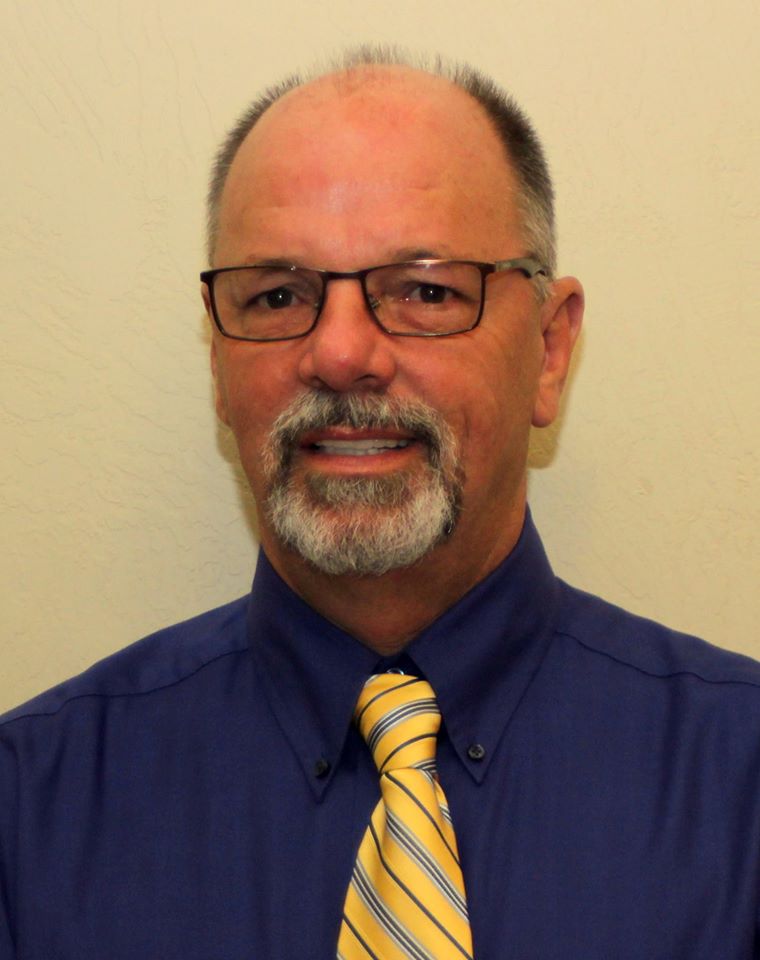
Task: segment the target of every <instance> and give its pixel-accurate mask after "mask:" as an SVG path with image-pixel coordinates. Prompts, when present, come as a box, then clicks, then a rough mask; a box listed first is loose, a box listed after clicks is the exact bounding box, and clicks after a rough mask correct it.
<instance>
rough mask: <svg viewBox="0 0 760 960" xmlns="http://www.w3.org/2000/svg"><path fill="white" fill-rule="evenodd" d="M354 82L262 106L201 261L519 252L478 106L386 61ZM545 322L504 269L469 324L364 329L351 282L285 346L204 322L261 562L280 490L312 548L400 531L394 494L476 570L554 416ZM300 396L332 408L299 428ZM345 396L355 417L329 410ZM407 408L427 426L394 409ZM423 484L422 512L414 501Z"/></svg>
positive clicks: (515, 511)
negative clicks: (420, 329)
mask: <svg viewBox="0 0 760 960" xmlns="http://www.w3.org/2000/svg"><path fill="white" fill-rule="evenodd" d="M372 77H373V78H374V79H372V81H371V82H370V83H364V84H359V85H356V86H354V87H352V88H351V89H348V88H347V87H345V86H344V87H341V88H337V87H336V86H335V84H334V83H333V82H332V81H331V80H322V81H318V82H317V83H316V84H312V85H311V86H309V87H306V88H302V89H301V90H298V91H296V92H294V93H292V94H290V95H288V96H286V97H285V98H284V99H283V100H281V101H280V102H279V103H278V104H276V105H275V106H274V107H272V108H271V109H270V110H269V111H268V112H267V113H266V114H265V115H264V117H263V118H262V120H261V121H260V122H259V124H258V125H257V126H256V127H255V128H254V131H253V132H252V134H250V135H249V137H248V138H247V140H246V142H245V143H244V144H243V146H242V147H241V149H240V151H239V153H238V155H237V157H236V159H235V161H234V164H233V166H232V169H231V171H230V175H229V178H228V181H227V184H226V186H225V190H224V194H223V198H222V208H221V216H220V229H219V235H218V240H217V247H216V257H215V261H216V262H215V265H217V266H233V265H241V264H245V263H260V262H263V261H271V260H277V261H280V262H282V261H284V262H287V263H289V264H297V265H301V266H306V267H316V268H325V269H329V270H335V271H352V270H357V269H361V268H363V267H368V266H375V265H379V264H386V263H393V262H396V261H401V260H408V259H413V258H417V257H438V258H446V257H450V258H457V259H467V260H484V261H492V260H499V259H506V258H510V257H518V256H524V255H525V254H527V253H528V252H529V251H527V250H526V249H525V245H524V243H523V241H522V238H521V232H520V225H519V223H518V219H517V213H516V207H515V203H514V189H515V187H514V181H513V177H512V174H511V171H510V170H509V167H508V165H507V163H506V161H505V158H504V153H503V149H502V147H501V145H500V143H499V142H498V140H497V138H496V135H495V134H494V133H493V131H492V130H491V128H490V125H489V123H488V121H487V119H486V118H485V116H484V115H483V114H482V112H481V110H480V108H479V107H478V106H477V105H475V104H474V103H473V101H471V99H470V98H469V97H467V96H466V95H465V94H463V93H462V92H461V91H458V90H456V89H454V88H452V87H450V86H449V85H448V84H447V83H446V82H445V81H443V80H440V79H438V78H431V77H427V76H425V75H422V74H417V73H414V72H411V71H407V70H403V69H398V68H381V69H377V70H374V71H373V72H372ZM548 316H549V308H548V307H544V308H541V307H539V305H538V304H537V301H536V296H535V291H534V289H533V287H532V286H531V284H530V283H529V282H528V281H527V280H526V279H525V278H524V277H523V276H522V275H521V274H518V273H507V274H501V275H496V276H494V277H491V278H490V279H489V280H488V284H487V299H486V308H485V311H484V314H483V317H482V320H481V323H480V326H479V327H478V328H476V329H475V330H473V331H470V332H468V333H464V334H458V335H455V336H452V337H444V338H440V339H432V340H430V339H424V338H404V337H393V336H390V335H388V334H386V333H384V332H383V331H382V330H381V329H380V328H379V327H378V326H377V325H376V324H375V323H374V322H373V320H372V318H371V316H370V315H369V313H368V311H367V307H366V305H365V303H364V300H363V298H362V293H361V289H360V286H359V283H358V282H356V281H352V280H333V281H331V283H330V285H329V287H328V294H327V298H326V301H325V304H324V307H323V310H322V314H321V317H320V320H319V323H318V325H317V327H316V329H315V330H314V331H313V332H312V333H310V334H309V335H308V336H307V337H305V338H302V339H297V340H290V341H280V342H272V343H264V344H261V343H245V342H239V341H233V340H229V339H225V338H223V337H221V336H220V335H218V334H217V333H215V334H214V343H213V349H212V362H213V367H214V373H215V377H216V383H217V407H218V412H219V415H220V417H221V418H222V420H223V421H224V422H226V423H228V424H229V425H230V427H231V428H232V430H233V432H234V434H235V437H236V439H237V442H238V446H239V450H240V455H241V460H242V463H243V467H244V469H245V471H246V474H247V476H248V479H249V481H250V483H251V487H252V489H253V492H254V495H255V498H256V501H257V504H258V506H259V512H260V527H261V536H262V542H263V544H264V547H265V549H266V550H267V553H268V555H269V556H270V559H273V560H276V559H277V558H279V559H280V565H282V564H287V562H288V553H289V551H288V550H285V549H284V548H283V542H282V541H283V537H284V536H285V534H283V532H282V531H283V529H284V528H283V527H282V525H281V524H279V525H278V521H277V511H278V509H280V508H281V506H282V497H283V495H284V492H286V493H287V495H288V496H289V497H290V498H291V507H292V510H291V515H290V525H291V527H294V526H295V527H298V526H300V525H303V524H304V523H307V522H309V516H310V517H311V520H313V521H315V523H316V526H318V527H319V532H320V536H321V537H322V542H323V545H324V543H325V542H328V543H329V541H330V537H332V541H333V542H334V543H335V542H338V541H339V540H345V535H346V534H347V533H350V531H351V530H353V531H354V533H355V534H357V531H358V540H360V541H361V540H364V539H366V538H367V536H369V535H370V534H371V532H372V531H373V530H375V529H379V526H378V525H383V524H384V530H385V534H384V537H385V539H384V541H383V542H384V543H385V545H386V546H387V545H388V543H389V539H393V537H392V534H393V531H394V530H395V531H398V530H399V528H403V529H406V528H407V527H408V526H409V525H410V524H411V523H412V518H411V510H407V511H406V513H404V505H405V504H407V505H408V503H409V502H410V501H411V500H412V499H413V498H416V499H415V500H414V502H415V510H414V512H415V515H416V516H417V519H418V520H426V519H428V520H429V517H426V515H429V514H432V513H435V512H436V511H438V513H439V514H440V516H439V519H438V520H437V521H436V522H437V523H438V530H437V533H430V530H428V533H427V535H428V542H427V546H426V547H425V549H429V548H432V547H433V546H435V545H437V544H439V543H441V542H442V541H443V540H444V539H445V538H446V537H448V536H449V535H450V543H449V544H447V546H446V549H448V550H449V551H452V548H453V555H456V556H458V557H460V558H463V559H465V560H467V559H468V556H467V555H468V554H470V555H480V554H482V556H483V561H484V563H486V564H487V563H488V559H489V557H490V556H491V554H493V555H494V556H495V555H496V554H498V552H499V550H500V538H501V537H502V536H503V534H502V531H503V530H505V528H507V527H509V525H510V524H511V525H512V526H514V524H515V522H517V523H520V522H521V519H522V510H523V507H524V487H525V480H524V475H525V460H526V451H527V441H528V433H529V428H530V424H531V422H532V421H533V422H536V423H539V424H541V425H543V424H544V423H547V422H549V421H550V420H551V419H552V417H553V415H554V412H555V407H556V397H557V396H558V392H559V387H560V386H561V383H560V382H559V380H558V378H557V376H555V375H554V373H552V375H551V376H548V377H547V374H546V370H547V345H546V337H545V336H544V335H543V328H544V327H545V326H546V323H547V321H546V317H548ZM568 356H569V351H568ZM548 366H549V367H551V366H552V364H551V363H549V364H548ZM563 372H564V371H561V373H563ZM559 379H561V377H560V378H559ZM315 398H316V399H315ZM314 402H316V403H317V404H322V406H324V404H325V403H326V404H327V406H328V407H329V408H330V410H331V411H332V412H331V413H330V414H329V415H325V414H324V411H322V412H321V413H320V416H321V417H322V419H320V418H319V417H318V418H317V419H316V420H309V419H308V418H307V419H306V420H304V419H303V409H304V406H305V405H306V407H308V408H309V409H311V406H313V404H314ZM346 402H350V403H353V404H354V407H355V409H358V410H360V411H363V414H362V415H363V416H365V417H366V418H368V419H365V420H362V417H361V416H358V417H353V418H350V417H348V418H347V417H346V416H345V404H346ZM309 405H311V406H309ZM336 410H343V411H344V412H343V413H342V414H340V416H339V417H338V419H337V420H336V414H335V411H336ZM389 411H390V412H389ZM420 411H422V412H423V413H424V415H425V416H427V418H428V421H429V422H428V427H429V429H427V428H422V427H419V420H415V419H414V416H413V413H414V415H416V414H419V413H420ZM394 417H395V419H394ZM294 418H295V419H294ZM299 418H300V419H299ZM283 421H284V423H285V429H284V432H283V430H281V429H278V431H277V432H276V434H275V437H276V438H280V441H278V442H276V443H274V448H275V449H274V450H273V442H272V430H273V426H274V425H275V424H276V425H277V428H280V427H282V426H283ZM294 423H295V425H296V426H295V429H292V427H293V424H294ZM299 424H301V427H299ZM304 424H305V426H304ZM415 424H416V425H415ZM299 430H300V432H299ZM430 431H432V434H431V432H430ZM436 431H437V437H436V436H435V434H436ZM285 434H287V438H288V439H287V445H286V448H285V449H279V451H278V447H279V448H282V442H281V438H282V437H283V436H285ZM370 441H371V442H370ZM439 447H442V448H441V449H438V448H439ZM436 462H437V464H438V468H439V469H437V473H436ZM434 488H435V490H436V491H437V493H436V496H437V498H438V499H437V500H436V503H435V504H434V503H433V501H431V500H430V499H429V498H428V500H425V499H424V496H425V491H428V492H429V491H430V490H431V489H434ZM357 490H358V491H360V492H359V493H357ZM371 490H375V491H379V494H378V495H377V496H370V495H369V493H368V491H371ZM394 491H395V492H394ZM399 491H400V492H399ZM278 498H279V499H278ZM420 498H422V499H420ZM433 499H434V500H435V497H434V498H433ZM296 501H297V504H296ZM443 501H446V503H444V502H443ZM278 504H279V506H278ZM436 504H437V505H436ZM286 507H287V505H286ZM262 508H263V509H262ZM399 518H401V519H399ZM317 521H318V522H317ZM455 522H456V524H455ZM423 526H424V524H423ZM427 526H428V527H429V526H430V524H429V523H428V524H427ZM455 526H456V528H455V529H454V527H455ZM315 529H316V527H315ZM452 530H454V532H453V533H452ZM419 535H420V536H423V535H424V532H423V534H419ZM325 536H326V537H327V541H325ZM415 536H418V533H415ZM290 546H291V547H292V546H293V540H292V538H291V539H290ZM298 549H300V548H298ZM302 552H303V551H302ZM423 552H424V551H423ZM463 552H464V556H463ZM307 556H308V553H307ZM412 559H416V557H413V558H412ZM403 562H410V561H409V560H408V559H407V560H406V561H403ZM390 565H391V566H393V565H394V564H393V563H391V564H390ZM396 565H399V564H398V563H397V564H396ZM324 569H328V568H327V567H325V568H324ZM331 572H345V571H344V570H342V569H341V568H340V567H338V568H333V569H332V570H331ZM365 572H382V570H381V569H380V567H378V566H377V564H375V566H374V567H372V566H368V567H367V569H366V570H365Z"/></svg>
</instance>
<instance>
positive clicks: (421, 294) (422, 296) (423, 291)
mask: <svg viewBox="0 0 760 960" xmlns="http://www.w3.org/2000/svg"><path fill="white" fill-rule="evenodd" d="M452 296H455V292H454V291H453V290H452V289H451V288H450V287H444V286H442V285H441V284H439V283H421V284H420V285H419V286H418V287H416V288H415V289H414V290H412V291H410V295H409V296H408V298H407V299H409V300H420V301H421V302H422V303H445V301H446V300H449V299H450V298H451V297H452Z"/></svg>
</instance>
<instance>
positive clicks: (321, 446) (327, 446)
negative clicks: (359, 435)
mask: <svg viewBox="0 0 760 960" xmlns="http://www.w3.org/2000/svg"><path fill="white" fill-rule="evenodd" d="M410 442H411V441H410V440H403V439H390V438H388V439H387V440H384V439H381V438H378V437H373V438H371V439H368V440H336V439H332V438H331V439H330V440H318V441H316V443H313V444H312V445H311V449H312V450H315V451H316V452H318V453H326V454H327V455H328V456H338V457H340V456H343V457H371V456H373V455H376V454H379V453H384V452H385V451H386V450H401V449H403V448H404V447H408V446H409V444H410Z"/></svg>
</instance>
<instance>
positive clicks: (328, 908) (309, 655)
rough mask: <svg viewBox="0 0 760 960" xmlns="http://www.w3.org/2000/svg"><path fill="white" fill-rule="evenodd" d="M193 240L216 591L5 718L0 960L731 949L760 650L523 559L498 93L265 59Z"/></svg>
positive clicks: (754, 840) (667, 953)
mask: <svg viewBox="0 0 760 960" xmlns="http://www.w3.org/2000/svg"><path fill="white" fill-rule="evenodd" d="M210 254H211V263H212V267H213V269H212V270H210V271H208V272H206V273H204V275H203V296H204V300H205V303H206V307H207V310H208V312H209V316H210V318H211V321H212V324H213V329H214V332H213V343H212V368H213V374H214V378H215V383H216V396H217V400H216V403H217V409H218V412H219V416H220V417H221V419H222V420H223V421H224V422H225V423H227V424H228V425H229V426H230V428H231V430H232V431H233V433H234V435H235V438H236V440H237V443H238V447H239V450H240V456H241V460H242V463H243V466H244V468H245V471H246V474H247V476H248V479H249V481H250V484H251V487H252V489H253V492H254V495H255V498H256V502H257V506H258V512H259V525H260V534H261V544H262V554H261V558H260V561H259V566H258V568H257V572H256V577H255V580H254V585H253V590H252V593H251V595H250V597H247V598H244V599H243V600H241V601H237V602H236V603H233V604H230V605H229V606H227V607H225V608H222V609H220V610H217V611H212V612H210V613H208V614H206V615H204V616H202V617H200V618H197V619H195V620H193V621H189V622H188V623H185V624H181V625H178V626H176V627H172V628H170V629H168V630H166V631H163V632H162V633H159V634H157V635H155V636H154V637H151V638H148V639H147V640H145V641H142V642H141V643H140V644H137V645H135V646H134V647H132V648H129V649H128V650H126V651H124V652H122V653H121V654H118V655H116V656H115V657H112V658H110V659H109V660H107V661H105V662H104V663H102V664H99V665H96V666H95V667H94V668H93V669H92V670H91V671H88V672H87V673H86V674H84V675H83V676H82V677H79V678H77V679H75V680H73V681H71V682H70V683H68V684H64V685H62V686H61V687H59V688H57V689H56V690H54V691H51V692H50V693H48V694H46V695H43V696H42V697H41V698H38V699H37V700H36V701H33V702H32V703H31V704H27V705H26V706H25V707H22V708H19V709H18V710H17V711H14V712H13V713H12V714H10V715H8V716H6V718H5V721H4V724H3V726H2V727H0V730H2V734H1V736H2V739H1V740H0V745H1V749H2V752H1V753H0V763H1V764H2V766H1V767H0V777H1V779H0V784H1V786H2V791H3V792H2V806H1V807H0V844H1V846H0V853H1V854H2V875H0V891H1V893H2V896H1V898H0V907H1V908H2V910H3V911H4V915H5V916H4V923H3V925H2V927H0V957H2V958H3V960H5V958H11V957H19V958H20V957H23V958H46V960H47V958H52V957H55V958H61V960H66V958H74V957H77V958H81V957H102V956H108V957H109V958H111V957H112V958H127V957H129V958H134V957H162V958H167V957H169V958H174V957H176V958H183V960H193V958H198V960H200V958H204V960H206V958H210V957H220V958H225V960H228V958H229V960H237V958H243V957H246V958H248V957H257V958H258V957H262V958H263V957H273V958H275V957H282V958H293V957H319V958H326V957H333V956H336V955H338V956H341V957H347V958H348V957H382V958H386V957H388V958H402V957H417V958H430V957H434V958H436V960H439V958H443V957H454V956H456V957H468V956H475V957H478V958H515V960H517V958H520V960H527V958H541V960H550V958H556V960H560V958H562V960H567V958H584V960H589V958H599V960H601V958H610V957H614V958H631V960H633V958H648V960H649V958H653V957H662V958H668V960H675V958H687V957H688V958H689V960H693V958H711V960H714V958H716V957H721V958H732V960H739V958H743V960H745V958H751V957H756V956H760V947H758V945H757V935H756V926H757V876H758V866H760V864H759V862H758V841H759V840H760V837H759V836H758V833H759V831H760V804H759V803H758V799H757V798H758V790H757V779H758V772H759V771H760V737H759V736H758V733H759V732H760V669H758V667H757V665H755V664H754V663H752V662H750V661H747V660H745V659H742V658H740V657H738V656H734V655H731V654H727V653H725V652H721V651H718V650H716V649H714V648H711V647H709V646H707V645H706V644H703V643H701V642H700V641H696V640H694V639H692V638H686V637H683V636H679V635H676V634H674V633H672V632H670V631H668V630H666V629H665V628H663V627H659V626H657V625H655V624H652V623H650V622H647V621H642V620H639V619H637V618H634V617H632V616H629V615H627V614H625V613H623V612H621V611H619V610H617V609H615V608H612V607H609V606H607V605H605V604H604V603H603V602H602V601H599V600H596V599H594V598H592V597H589V596H586V595H584V594H581V593H579V592H577V591H574V590H572V589H571V588H569V587H567V586H566V585H564V584H562V583H561V582H559V581H558V580H557V579H556V578H555V577H554V576H553V575H552V573H551V570H550V568H549V566H548V562H547V560H546V558H545V556H544V553H543V550H542V548H541V545H540V542H539V540H538V536H537V533H536V531H535V528H534V527H533V525H532V522H531V520H530V516H529V514H528V512H527V507H526V475H525V474H526V456H527V443H528V432H529V429H530V427H531V425H535V426H538V427H543V426H546V425H547V424H549V423H551V422H552V420H553V419H554V417H555V416H556V413H557V408H558V404H559V399H560V394H561V391H562V387H563V384H564V380H565V377H566V374H567V369H568V364H569V361H570V356H571V352H572V348H573V344H574V342H575V340H576V337H577V334H578V331H579V327H580V322H581V313H582V290H581V287H580V285H579V283H578V282H577V281H576V280H574V279H572V278H563V279H557V278H555V276H554V249H553V237H552V214H551V187H550V185H549V181H548V176H547V173H546V167H545V163H544V160H543V157H542V154H541V149H540V146H539V145H538V142H537V140H536V138H535V135H534V133H533V131H532V130H531V128H530V126H529V125H528V123H527V121H526V120H525V119H524V117H523V116H522V115H521V114H520V113H519V111H517V109H516V108H515V107H514V106H513V105H512V104H511V103H510V102H509V101H508V100H506V99H505V98H504V97H503V96H502V95H501V94H500V93H499V92H498V91H497V90H496V89H495V88H493V87H492V86H491V85H490V84H489V83H488V82H487V81H484V80H483V79H482V78H480V77H478V76H477V75H474V74H470V73H467V72H463V73H461V72H460V73H458V74H455V75H453V74H449V75H441V74H439V73H435V72H434V73H427V72H422V71H420V70H417V69H413V68H411V67H408V66H404V65H400V64H394V63H383V62H375V63H372V62H368V58H364V61H363V62H359V63H355V64H354V65H352V66H351V67H349V68H347V69H343V70H339V71H337V72H335V73H332V74H328V75H326V76H321V77H319V78H316V79H314V80H311V81H309V82H307V83H300V84H299V83H297V82H295V83H292V84H290V85H289V86H288V85H286V86H285V87H283V88H275V89H274V90H273V91H270V92H269V93H268V94H267V95H265V97H264V98H263V99H262V100H261V101H259V102H258V103H257V104H256V105H254V108H252V110H251V111H250V113H249V114H248V115H247V116H246V117H245V118H244V119H243V121H241V124H240V125H239V126H238V127H237V128H236V130H235V131H233V133H232V134H231V136H230V138H229V140H228V141H227V143H226V144H225V146H224V147H223V149H222V152H221V153H220V156H219V160H218V163H217V167H216V170H215V176H214V181H213V184H212V190H211V195H210ZM370 677H374V678H375V679H373V680H369V678H370ZM368 681H369V683H368ZM376 683H379V684H380V686H377V687H376V686H373V684H376ZM365 684H366V686H365ZM417 684H422V685H423V686H422V687H420V688H419V689H421V690H423V696H422V698H421V699H418V700H416V701H414V705H413V706H407V705H405V704H406V701H404V704H402V705H401V706H399V707H398V708H397V710H396V712H395V714H394V715H393V720H392V722H389V721H387V719H386V714H385V713H384V712H380V713H377V716H375V715H374V714H373V711H375V710H377V708H378V705H380V706H382V702H383V700H384V699H386V700H387V699H388V698H389V697H395V696H396V695H397V694H400V692H403V691H405V690H406V688H416V685H417ZM428 684H429V687H428ZM367 691H369V693H368V692H367ZM376 691H379V692H376ZM360 697H361V698H362V699H359V709H358V710H357V718H358V719H357V723H356V724H354V723H353V722H352V717H353V715H354V710H355V705H356V704H357V699H358V698H360ZM419 704H424V706H419ZM436 704H437V705H436ZM438 711H440V715H441V723H440V730H439V731H438V732H437V736H436V733H435V732H432V733H431V732H429V731H428V728H427V727H424V728H423V727H420V730H422V731H423V732H420V733H417V734H414V735H411V736H408V737H407V735H406V733H404V735H403V737H402V738H401V740H400V742H399V743H398V744H397V745H396V746H394V747H393V748H392V749H389V750H387V751H386V755H385V756H384V759H383V761H382V763H381V762H380V761H379V760H378V759H377V755H378V743H381V744H382V743H383V742H384V740H383V738H384V737H385V736H386V734H387V731H386V727H387V726H389V727H390V728H392V729H396V726H395V725H397V724H398V729H400V728H401V727H402V726H403V729H404V730H406V726H405V723H406V718H405V719H404V723H403V724H402V723H401V721H400V720H399V719H398V715H400V714H401V713H413V714H414V715H415V717H416V718H417V719H418V720H419V721H420V723H422V721H423V719H425V722H427V717H428V716H429V715H430V716H433V715H435V716H436V717H437V714H438ZM367 717H372V719H371V721H369V722H368V721H367ZM381 728H382V729H381ZM360 731H361V732H360ZM365 737H366V739H367V741H368V743H369V747H370V749H368V744H367V743H365V739H364V738H365ZM423 741H425V742H426V746H427V747H429V750H430V752H429V753H428V754H426V755H425V756H424V757H422V758H421V759H415V760H412V761H409V762H408V763H403V764H400V767H399V769H397V768H396V766H395V765H394V764H391V763H390V757H391V756H392V755H393V754H394V753H396V752H398V751H401V752H404V751H405V750H407V749H411V748H412V745H413V744H417V743H418V742H419V744H422V742H423ZM415 749H416V747H415ZM371 751H372V752H371ZM373 754H374V759H373ZM376 761H377V765H376ZM378 766H379V767H380V768H381V769H380V770H379V771H378ZM389 782H390V784H392V785H394V786H395V787H396V788H397V791H396V795H394V796H398V797H399V798H400V799H399V803H402V802H403V804H406V806H405V807H403V808H402V807H401V806H400V807H399V808H398V810H399V811H402V812H401V813H398V811H397V810H396V808H394V807H393V804H394V803H395V802H396V800H395V799H394V798H393V796H392V795H391V792H392V786H389ZM418 788H419V791H420V792H419V793H417V790H418ZM425 791H427V793H426V794H425V799H424V800H423V799H421V798H422V795H423V793H424V792H425ZM402 794H403V796H402ZM415 809H416V811H417V812H416V813H414V810H415ZM407 810H412V811H413V814H410V819H409V820H408V821H406V820H404V817H405V816H406V811H407ZM413 821H414V822H413ZM431 824H432V826H433V828H434V829H433V831H432V833H431V831H430V825H431ZM452 825H453V832H450V831H451V830H452ZM426 831H427V833H426ZM435 834H437V838H438V839H436V836H435ZM423 835H424V836H425V837H426V838H428V837H432V840H429V839H425V840H423V839H421V838H422V837H423ZM439 841H442V843H443V847H445V848H446V850H447V851H448V854H450V860H446V862H445V863H444V859H445V857H446V856H447V854H446V852H445V851H443V852H441V853H440V854H439V853H437V852H433V853H431V852H430V850H431V849H432V848H431V847H429V846H428V843H430V844H434V843H439ZM407 861H410V862H411V866H412V869H411V870H410V872H409V873H408V874H407V872H406V868H407V866H408V864H407ZM423 888H424V889H423ZM428 897H429V898H430V899H428ZM436 898H437V900H436ZM433 900H436V902H437V903H438V904H439V906H440V907H441V910H440V912H439V911H438V909H437V908H435V909H434V908H433V907H431V906H430V903H431V902H432V901H433ZM444 901H445V902H444ZM449 907H451V908H452V919H451V921H449V919H448V917H446V918H444V916H443V914H444V913H445V912H446V911H448V908H449ZM336 952H337V953H336Z"/></svg>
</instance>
